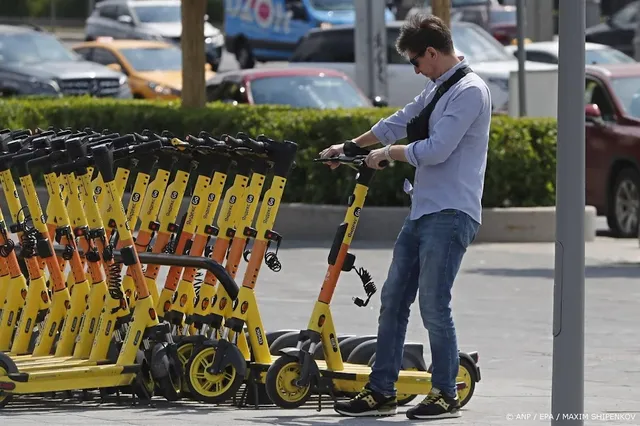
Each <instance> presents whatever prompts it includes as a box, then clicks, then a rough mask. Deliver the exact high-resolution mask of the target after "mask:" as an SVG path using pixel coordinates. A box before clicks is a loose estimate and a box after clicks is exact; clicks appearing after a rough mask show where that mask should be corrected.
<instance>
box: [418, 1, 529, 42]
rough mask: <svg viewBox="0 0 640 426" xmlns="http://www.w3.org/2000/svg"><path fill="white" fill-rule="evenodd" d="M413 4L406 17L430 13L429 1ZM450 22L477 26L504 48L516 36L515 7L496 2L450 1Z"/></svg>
mask: <svg viewBox="0 0 640 426" xmlns="http://www.w3.org/2000/svg"><path fill="white" fill-rule="evenodd" d="M414 4H415V6H414V7H413V8H412V9H411V10H409V12H408V14H407V16H411V15H412V14H415V13H429V14H430V13H431V10H432V9H431V0H414ZM451 20H454V21H464V22H471V23H474V24H476V25H479V26H480V27H482V28H483V29H485V30H486V31H488V32H489V33H490V34H491V35H492V36H493V37H495V39H496V40H498V41H499V42H500V43H502V44H503V45H505V46H506V45H508V44H509V43H511V41H512V40H513V39H514V38H516V36H517V34H516V32H517V22H516V21H517V19H516V7H515V6H511V5H502V4H500V2H499V1H498V0H451Z"/></svg>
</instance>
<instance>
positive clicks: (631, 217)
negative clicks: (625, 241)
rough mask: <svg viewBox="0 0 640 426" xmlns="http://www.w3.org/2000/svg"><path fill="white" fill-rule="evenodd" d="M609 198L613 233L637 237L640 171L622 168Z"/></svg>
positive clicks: (608, 218)
mask: <svg viewBox="0 0 640 426" xmlns="http://www.w3.org/2000/svg"><path fill="white" fill-rule="evenodd" d="M609 198H610V206H609V209H608V210H609V211H608V215H607V222H608V225H609V228H610V229H611V231H612V232H613V234H614V235H615V236H617V237H621V238H637V237H638V214H639V213H640V173H638V171H637V170H636V169H634V168H630V167H629V168H625V169H622V170H621V171H620V172H619V173H618V175H617V176H616V180H615V183H614V185H613V188H612V191H611V194H610V197H609Z"/></svg>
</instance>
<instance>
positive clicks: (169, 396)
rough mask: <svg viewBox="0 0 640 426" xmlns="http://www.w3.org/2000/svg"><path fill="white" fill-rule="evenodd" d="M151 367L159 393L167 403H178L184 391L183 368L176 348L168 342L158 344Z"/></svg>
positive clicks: (154, 350)
mask: <svg viewBox="0 0 640 426" xmlns="http://www.w3.org/2000/svg"><path fill="white" fill-rule="evenodd" d="M150 366H151V375H152V376H153V378H154V380H155V382H156V386H157V387H158V390H159V393H161V394H162V396H164V398H165V399H166V400H167V401H178V400H179V399H180V398H181V390H182V368H181V365H180V361H179V359H178V355H177V353H176V348H175V347H174V346H172V344H169V343H167V342H162V343H158V344H156V345H155V346H154V347H153V349H152V351H151V362H150Z"/></svg>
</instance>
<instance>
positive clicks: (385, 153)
mask: <svg viewBox="0 0 640 426" xmlns="http://www.w3.org/2000/svg"><path fill="white" fill-rule="evenodd" d="M390 150H391V145H387V146H386V147H385V148H384V157H385V158H386V159H387V161H389V162H390V163H393V158H391V154H390V153H389V151H390Z"/></svg>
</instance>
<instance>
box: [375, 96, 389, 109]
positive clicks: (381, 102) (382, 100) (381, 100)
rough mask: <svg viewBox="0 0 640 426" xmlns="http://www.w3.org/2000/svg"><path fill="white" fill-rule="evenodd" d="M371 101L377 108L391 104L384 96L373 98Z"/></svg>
mask: <svg viewBox="0 0 640 426" xmlns="http://www.w3.org/2000/svg"><path fill="white" fill-rule="evenodd" d="M371 102H372V103H373V106H374V107H376V108H384V107H388V106H389V102H387V100H386V99H385V98H383V97H382V96H376V97H374V98H373V99H371Z"/></svg>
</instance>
